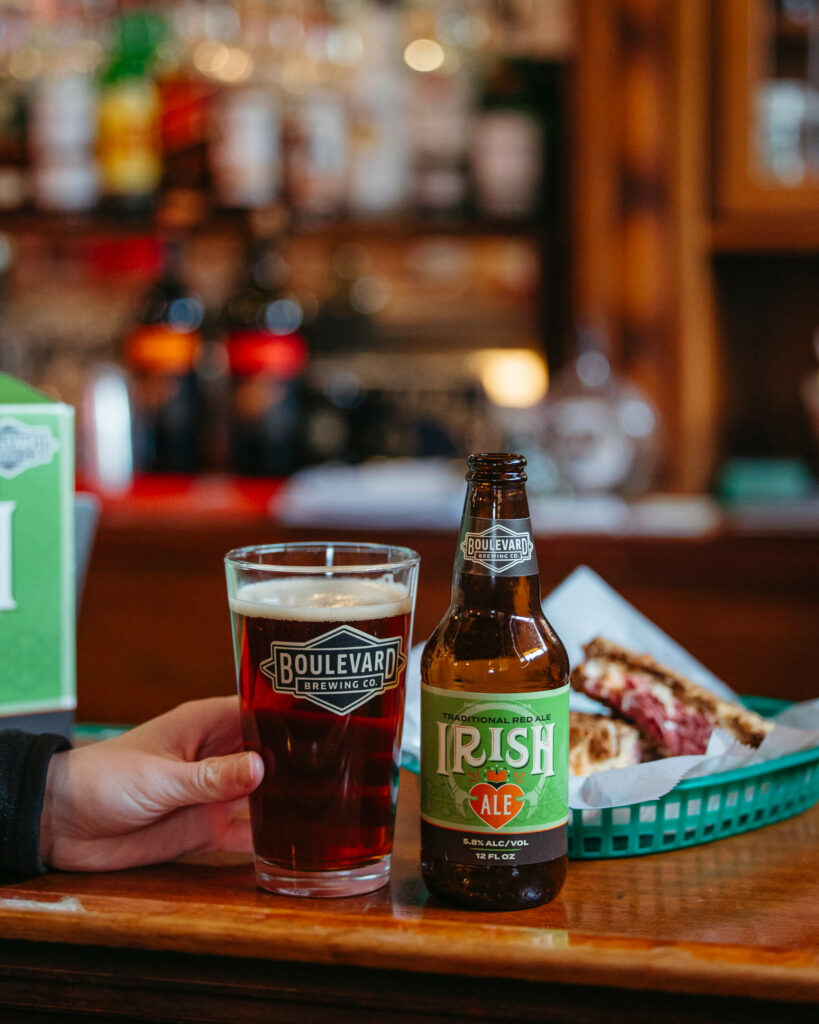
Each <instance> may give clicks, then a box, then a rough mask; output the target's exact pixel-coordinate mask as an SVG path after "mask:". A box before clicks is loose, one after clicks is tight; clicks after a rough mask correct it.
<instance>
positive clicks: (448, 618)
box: [421, 454, 569, 910]
mask: <svg viewBox="0 0 819 1024" xmlns="http://www.w3.org/2000/svg"><path fill="white" fill-rule="evenodd" d="M525 465H526V460H525V458H523V456H521V455H505V454H484V455H471V456H470V457H469V460H468V466H469V471H468V473H467V477H466V479H467V482H468V487H467V494H466V503H465V506H464V513H463V519H462V522H461V532H460V537H459V540H458V549H457V552H456V557H455V571H454V576H453V582H452V601H451V604H450V607H449V610H448V611H447V613H446V615H445V616H444V618H443V620H442V621H441V623H440V625H439V626H438V628H437V629H436V630H435V632H434V633H433V634H432V636H431V637H430V639H429V641H428V642H427V645H426V647H425V649H424V654H423V658H422V662H421V680H422V688H421V718H422V731H421V859H422V867H423V873H424V881H425V882H426V884H427V887H428V889H429V890H430V892H431V893H432V894H433V895H435V896H437V897H439V898H440V899H443V900H447V901H449V902H452V903H456V904H458V905H460V906H464V907H474V908H481V909H486V910H518V909H523V908H524V907H533V906H537V905H538V904H541V903H546V902H548V901H549V900H551V899H554V897H555V896H556V895H557V894H558V893H559V892H560V889H561V887H562V886H563V882H564V880H565V878H566V866H567V856H566V822H567V817H568V756H569V694H568V689H569V686H568V669H569V665H568V659H567V657H566V652H565V650H564V648H563V644H562V643H561V642H560V639H559V638H558V636H557V635H556V633H555V632H554V630H553V629H552V627H551V626H550V625H549V623H548V621H547V620H546V618H545V616H544V614H543V611H542V609H541V605H540V582H539V577H538V569H537V560H536V557H535V551H534V543H533V538H532V529H531V523H530V520H529V506H528V502H527V499H526V487H525V482H526V474H525V472H524V466H525Z"/></svg>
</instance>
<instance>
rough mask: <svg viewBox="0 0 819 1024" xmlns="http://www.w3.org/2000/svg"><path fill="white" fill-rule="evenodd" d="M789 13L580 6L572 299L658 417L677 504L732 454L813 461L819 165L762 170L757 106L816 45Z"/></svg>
mask: <svg viewBox="0 0 819 1024" xmlns="http://www.w3.org/2000/svg"><path fill="white" fill-rule="evenodd" d="M791 6H792V7H793V8H794V9H795V8H796V7H797V6H798V5H795V4H794V5H791ZM785 7H786V5H784V4H783V3H777V2H775V0H603V2H600V3H598V2H596V0H584V3H583V4H582V7H581V29H580V33H579V39H580V44H579V46H578V52H577V60H576V67H575V108H574V117H573V120H572V124H573V126H574V131H575V136H574V153H575V160H574V176H573V181H574V184H575V191H574V199H575V202H574V240H575V244H574V274H573V283H574V301H575V306H576V308H577V311H578V312H579V313H580V314H581V315H591V316H594V317H596V318H597V319H601V320H603V321H604V322H605V323H607V324H608V326H609V331H610V334H611V336H612V338H613V340H614V342H615V352H616V357H617V362H618V364H619V365H620V366H621V367H622V368H623V369H624V370H625V372H626V373H628V374H629V375H630V376H631V377H632V378H634V379H635V380H636V381H637V383H638V384H641V385H642V386H643V387H644V388H645V389H646V390H647V391H648V392H649V394H650V395H651V397H652V398H653V399H654V400H655V402H656V403H657V405H658V406H659V408H660V410H661V412H662V415H663V418H664V421H665V427H666V438H667V471H666V483H667V484H668V486H670V487H671V488H672V489H679V490H698V489H704V488H708V487H710V486H712V485H713V484H714V481H715V477H716V475H717V473H718V471H719V468H720V466H721V465H722V464H723V463H724V462H725V460H726V459H729V458H731V457H733V456H739V455H742V456H752V457H753V456H757V457H758V456H775V457H790V458H801V459H802V460H804V461H806V462H813V463H814V465H815V463H816V458H817V454H819V453H817V449H816V446H815V441H814V439H813V438H812V437H811V434H810V429H809V426H808V421H807V417H806V415H805V414H804V412H803V410H802V408H801V405H800V398H799V387H800V382H801V381H802V380H803V379H804V377H805V376H806V375H807V374H808V373H809V372H810V371H811V369H812V368H813V369H815V360H814V358H813V354H812V343H811V342H812V335H813V332H814V330H815V329H816V328H817V327H819V167H817V166H816V165H814V164H810V163H809V162H808V163H807V164H806V169H805V171H804V174H803V175H802V176H801V177H800V178H799V179H798V180H797V179H795V178H794V179H793V180H787V175H780V178H779V179H777V178H776V176H775V175H774V174H772V173H771V172H770V169H769V172H768V173H767V175H766V173H765V169H764V168H765V164H764V161H763V160H762V159H761V157H760V145H761V144H760V141H759V140H760V134H761V133H760V128H759V123H758V113H759V109H760V95H762V96H765V95H768V94H769V93H770V89H769V85H770V83H771V82H773V83H774V85H776V82H777V81H778V82H780V83H784V84H788V82H789V81H790V80H789V79H787V78H782V77H780V78H779V79H777V78H776V77H771V76H775V75H776V74H778V73H779V72H781V73H782V74H787V75H792V74H794V73H795V72H794V70H793V69H794V66H795V65H797V64H798V60H797V58H796V57H794V56H793V52H794V51H797V53H798V52H800V51H799V48H800V47H802V49H803V50H804V49H805V39H806V38H807V35H806V33H807V32H808V29H807V27H806V26H804V25H800V24H799V23H792V22H793V19H790V20H788V19H787V18H785V17H784V15H783V14H782V11H783V10H784V9H785ZM803 8H804V9H808V8H805V5H802V7H801V8H800V9H803ZM809 10H810V11H813V19H814V22H815V21H816V20H817V15H816V13H815V11H814V9H813V8H812V7H811V8H809ZM813 30H814V32H813V37H812V39H813V43H812V48H811V53H812V54H813V55H814V56H813V58H812V59H813V63H814V66H815V65H816V57H815V54H816V53H817V52H819V25H817V24H814V25H813ZM780 51H781V52H782V53H784V54H786V55H787V53H788V52H790V53H791V56H790V57H788V58H787V60H786V59H785V57H784V56H779V57H777V54H779V53H780ZM806 74H807V72H806ZM805 81H807V79H806V80H805ZM766 83H768V84H767V85H766ZM791 84H793V83H791ZM804 84H805V83H804V82H803V85H804ZM766 89H767V90H768V91H767V93H766ZM803 91H804V93H805V94H806V95H807V94H808V92H809V90H808V89H807V88H804V89H803ZM811 95H812V97H813V101H814V115H813V116H819V115H817V114H816V113H815V111H816V109H817V108H816V106H815V103H816V98H817V96H819V93H816V92H815V91H814V93H812V94H811ZM807 134H809V135H810V139H809V141H808V142H805V143H804V147H805V151H806V152H807V151H808V147H809V146H812V147H813V150H812V152H813V154H814V155H813V158H812V159H815V160H819V155H817V153H818V152H819V151H818V150H817V142H816V139H817V131H816V128H815V127H814V130H813V134H810V133H807ZM806 137H807V135H806Z"/></svg>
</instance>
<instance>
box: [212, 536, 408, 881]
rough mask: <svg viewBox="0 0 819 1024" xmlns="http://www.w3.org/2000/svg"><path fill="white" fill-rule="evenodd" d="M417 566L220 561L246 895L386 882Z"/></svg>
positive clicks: (382, 560)
mask: <svg viewBox="0 0 819 1024" xmlns="http://www.w3.org/2000/svg"><path fill="white" fill-rule="evenodd" d="M418 563H419V557H418V555H417V554H416V553H415V552H414V551H412V550H410V549H409V548H402V547H391V546H389V545H382V544H349V543H323V544H271V545H267V546H264V547H249V548H238V549H236V550H235V551H231V552H229V553H228V554H227V555H226V557H225V568H226V572H227V585H228V599H229V602H230V610H231V619H232V625H233V647H234V654H235V658H236V676H237V682H238V687H239V696H240V698H241V714H242V729H243V732H244V738H245V744H246V746H247V748H248V749H249V750H256V751H258V753H259V754H261V756H262V758H263V759H264V765H265V775H264V781H263V782H262V783H261V785H260V786H259V788H258V789H257V790H256V792H255V793H253V794H252V795H251V797H250V818H251V825H252V829H253V845H254V854H255V864H256V880H257V882H258V884H259V885H260V886H261V887H262V888H263V889H267V890H268V891H270V892H278V893H286V894H290V895H294V896H352V895H356V894H358V893H365V892H370V891H372V890H373V889H378V888H380V887H381V886H382V885H385V884H386V883H387V881H388V880H389V872H390V853H391V850H392V836H393V822H394V818H395V801H396V797H397V794H398V770H399V764H400V754H401V750H400V746H401V725H402V720H403V714H404V675H405V671H406V664H407V656H408V653H409V644H410V638H411V635H412V617H413V611H414V607H415V590H416V583H417V577H418Z"/></svg>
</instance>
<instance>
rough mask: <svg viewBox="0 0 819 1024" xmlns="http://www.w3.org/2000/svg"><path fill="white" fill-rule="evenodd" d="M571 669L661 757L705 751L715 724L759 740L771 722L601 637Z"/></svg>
mask: <svg viewBox="0 0 819 1024" xmlns="http://www.w3.org/2000/svg"><path fill="white" fill-rule="evenodd" d="M584 650H585V653H586V659H585V660H584V661H583V662H582V663H581V664H580V665H578V666H577V668H576V669H575V670H574V671H573V672H572V676H571V680H572V685H573V686H574V687H575V688H576V689H578V690H581V691H583V692H584V693H586V694H588V696H590V697H593V698H594V699H595V700H599V701H600V702H601V703H603V704H605V705H606V706H607V707H609V708H611V710H612V711H614V713H615V714H617V715H620V716H622V717H623V718H624V719H625V720H626V721H628V722H631V723H632V724H633V725H635V726H636V727H637V729H639V731H640V733H641V735H642V737H643V738H644V740H645V741H646V746H647V748H648V749H651V750H655V751H656V752H657V753H658V754H659V755H660V756H662V757H669V756H673V755H676V754H704V753H705V751H706V748H707V747H708V740H709V739H710V737H711V733H712V732H713V731H714V729H716V728H720V729H724V730H725V731H726V732H729V733H730V734H731V735H732V736H733V737H734V738H735V739H737V740H739V742H740V743H746V744H749V745H751V746H758V745H759V744H760V743H761V742H762V740H763V739H764V737H765V736H766V735H767V733H768V732H769V731H770V729H771V724H770V723H769V722H766V721H765V719H764V718H762V717H761V716H760V715H757V714H754V713H753V712H752V711H749V710H748V709H747V708H744V707H742V705H741V704H736V703H734V702H732V701H727V700H723V699H722V698H720V697H717V696H716V695H715V694H713V693H711V692H710V691H709V690H706V689H704V688H703V687H701V686H697V684H696V683H693V682H691V680H689V679H686V678H684V677H683V676H680V675H678V674H677V673H675V672H672V671H671V670H670V669H667V668H665V667H664V666H662V665H660V664H658V663H657V662H656V661H654V660H653V658H650V657H648V656H647V655H644V654H636V653H634V652H632V651H628V650H626V649H625V648H623V647H620V646H619V645H617V644H614V643H612V642H611V641H610V640H605V639H603V638H601V637H597V638H596V639H595V640H592V641H591V643H589V644H586V646H585V648H584Z"/></svg>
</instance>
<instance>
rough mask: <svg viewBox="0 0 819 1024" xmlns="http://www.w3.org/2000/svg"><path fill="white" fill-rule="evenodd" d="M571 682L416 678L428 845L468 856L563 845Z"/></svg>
mask: <svg viewBox="0 0 819 1024" xmlns="http://www.w3.org/2000/svg"><path fill="white" fill-rule="evenodd" d="M568 801H569V686H568V684H567V685H566V686H561V687H560V688H559V689H554V690H537V691H534V692H531V693H511V694H510V693H477V692H472V691H469V692H468V691H464V690H442V689H439V688H438V687H435V686H427V685H423V686H422V687H421V819H422V821H423V822H424V824H425V828H424V843H425V847H429V845H430V844H432V845H434V847H435V849H434V850H432V851H428V852H433V853H437V854H438V855H441V856H445V857H446V858H447V859H449V860H451V861H454V862H456V863H460V864H467V865H484V866H492V865H499V864H503V865H507V866H515V865H522V864H534V863H540V862H544V861H548V860H554V859H555V858H556V857H560V856H562V855H563V854H564V853H565V852H566V822H567V821H568V816H569V802H568Z"/></svg>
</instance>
